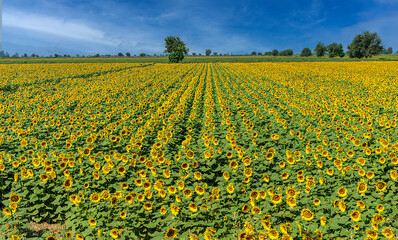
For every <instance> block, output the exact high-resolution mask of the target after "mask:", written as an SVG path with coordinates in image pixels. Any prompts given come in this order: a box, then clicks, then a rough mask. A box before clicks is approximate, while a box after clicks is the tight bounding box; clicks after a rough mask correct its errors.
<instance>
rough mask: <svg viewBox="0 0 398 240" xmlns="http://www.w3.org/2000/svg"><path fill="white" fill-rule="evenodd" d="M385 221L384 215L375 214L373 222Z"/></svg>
mask: <svg viewBox="0 0 398 240" xmlns="http://www.w3.org/2000/svg"><path fill="white" fill-rule="evenodd" d="M382 222H384V217H383V216H382V215H380V214H375V215H373V217H372V223H382Z"/></svg>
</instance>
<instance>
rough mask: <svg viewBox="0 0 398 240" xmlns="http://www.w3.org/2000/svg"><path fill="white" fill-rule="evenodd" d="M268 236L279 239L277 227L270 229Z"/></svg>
mask: <svg viewBox="0 0 398 240" xmlns="http://www.w3.org/2000/svg"><path fill="white" fill-rule="evenodd" d="M268 236H269V238H270V239H279V232H278V231H277V230H276V229H270V230H268Z"/></svg>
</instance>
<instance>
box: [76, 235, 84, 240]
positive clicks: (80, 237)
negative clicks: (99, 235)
mask: <svg viewBox="0 0 398 240" xmlns="http://www.w3.org/2000/svg"><path fill="white" fill-rule="evenodd" d="M83 239H84V237H83V236H82V235H80V234H77V235H76V240H83Z"/></svg>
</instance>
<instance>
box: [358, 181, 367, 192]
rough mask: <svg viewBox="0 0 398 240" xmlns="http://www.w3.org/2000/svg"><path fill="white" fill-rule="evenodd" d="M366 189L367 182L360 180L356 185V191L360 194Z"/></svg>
mask: <svg viewBox="0 0 398 240" xmlns="http://www.w3.org/2000/svg"><path fill="white" fill-rule="evenodd" d="M367 189H368V184H367V183H366V182H364V181H361V182H359V183H358V187H357V191H358V193H360V194H362V193H365V192H366V190H367Z"/></svg>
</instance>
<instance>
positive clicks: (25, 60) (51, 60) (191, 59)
mask: <svg viewBox="0 0 398 240" xmlns="http://www.w3.org/2000/svg"><path fill="white" fill-rule="evenodd" d="M380 60H383V61H398V54H391V55H379V56H375V57H373V58H370V59H367V60H366V59H356V58H354V59H352V58H349V57H347V56H346V57H344V58H329V57H320V58H319V57H316V56H313V57H300V56H293V57H279V56H278V57H270V56H209V57H206V56H202V57H198V56H196V57H193V56H188V57H185V59H184V60H183V61H182V62H183V63H216V62H318V61H321V62H324V61H332V62H340V61H380ZM149 62H151V63H167V62H168V58H167V57H109V58H88V57H87V58H77V57H76V58H17V59H9V58H8V59H0V64H18V63H149Z"/></svg>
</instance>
